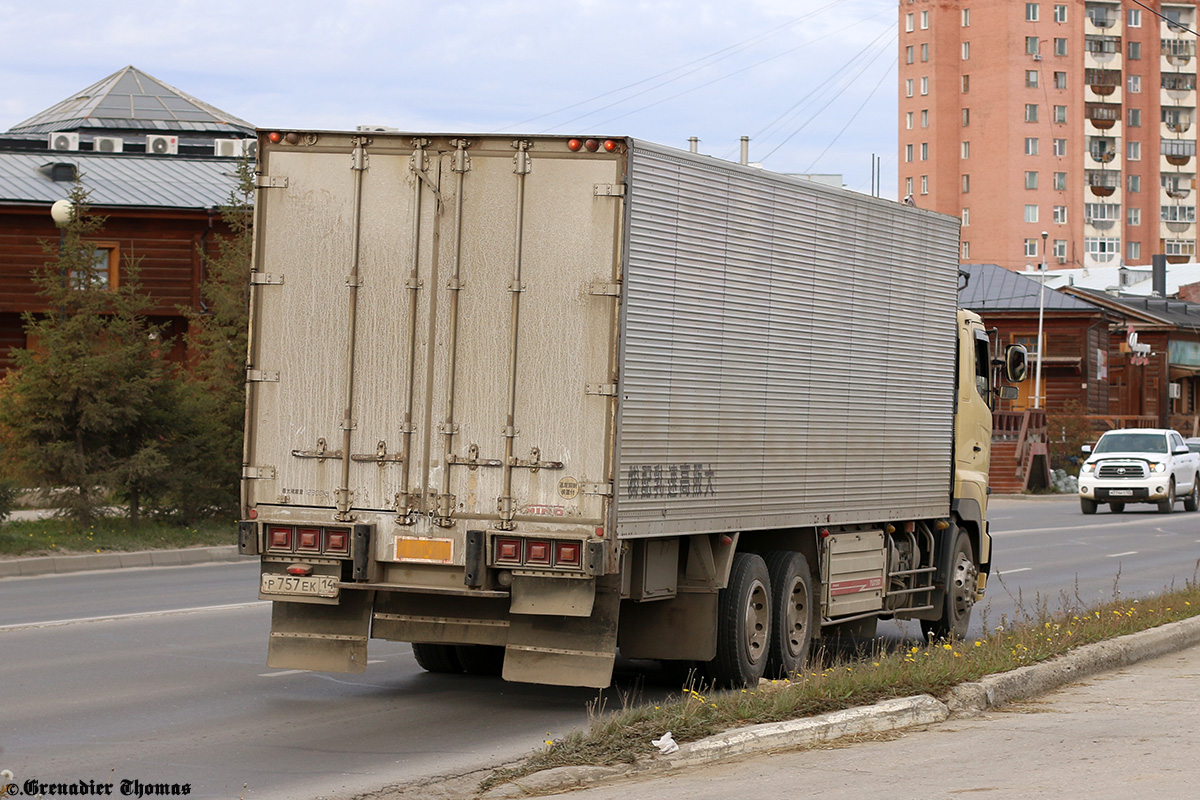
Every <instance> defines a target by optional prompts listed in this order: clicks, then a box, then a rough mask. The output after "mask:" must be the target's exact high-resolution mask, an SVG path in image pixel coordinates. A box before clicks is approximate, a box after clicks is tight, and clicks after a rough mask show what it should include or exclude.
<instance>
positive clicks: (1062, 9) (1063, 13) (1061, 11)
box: [1054, 3, 1067, 22]
mask: <svg viewBox="0 0 1200 800" xmlns="http://www.w3.org/2000/svg"><path fill="white" fill-rule="evenodd" d="M1054 21H1055V22H1066V21H1067V7H1066V6H1065V5H1063V4H1061V3H1055V4H1054Z"/></svg>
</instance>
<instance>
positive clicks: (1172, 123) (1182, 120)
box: [1163, 108, 1192, 133]
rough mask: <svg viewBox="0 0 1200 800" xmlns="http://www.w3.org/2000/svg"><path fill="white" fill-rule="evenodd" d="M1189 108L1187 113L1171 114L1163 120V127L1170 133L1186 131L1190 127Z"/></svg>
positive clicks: (1190, 116)
mask: <svg viewBox="0 0 1200 800" xmlns="http://www.w3.org/2000/svg"><path fill="white" fill-rule="evenodd" d="M1191 110H1192V109H1190V108H1189V109H1188V112H1189V113H1187V114H1178V115H1172V116H1170V117H1168V118H1167V119H1165V120H1163V127H1164V128H1166V129H1167V130H1168V131H1170V132H1171V133H1187V132H1188V131H1189V130H1190V129H1191V127H1192V115H1191V113H1190V112H1191Z"/></svg>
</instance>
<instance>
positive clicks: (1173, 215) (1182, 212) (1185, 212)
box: [1130, 206, 1196, 222]
mask: <svg viewBox="0 0 1200 800" xmlns="http://www.w3.org/2000/svg"><path fill="white" fill-rule="evenodd" d="M1130 210H1132V209H1130ZM1160 211H1161V212H1162V221H1163V222H1195V221H1196V207H1195V206H1162V207H1161V209H1160Z"/></svg>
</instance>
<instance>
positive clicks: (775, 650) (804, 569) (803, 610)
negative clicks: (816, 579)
mask: <svg viewBox="0 0 1200 800" xmlns="http://www.w3.org/2000/svg"><path fill="white" fill-rule="evenodd" d="M767 574H768V575H769V576H770V578H771V637H770V643H769V645H768V647H767V674H768V675H770V676H771V677H772V678H774V677H787V676H788V675H791V674H793V673H795V672H797V671H799V670H800V669H801V668H802V667H803V666H804V664H805V663H806V662H807V661H808V651H809V648H810V647H811V645H812V634H813V632H812V612H813V588H812V571H811V570H810V569H809V567H808V559H807V558H805V557H804V554H802V553H792V552H787V551H779V552H775V553H768V554H767Z"/></svg>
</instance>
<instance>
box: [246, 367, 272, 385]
mask: <svg viewBox="0 0 1200 800" xmlns="http://www.w3.org/2000/svg"><path fill="white" fill-rule="evenodd" d="M246 380H247V381H250V382H251V383H253V382H259V383H279V370H267V369H248V370H246Z"/></svg>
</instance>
